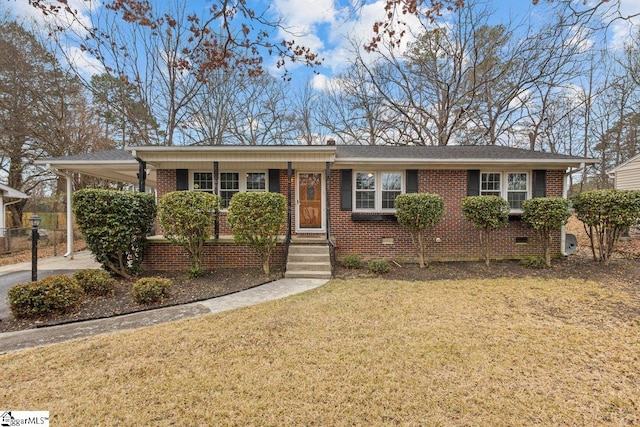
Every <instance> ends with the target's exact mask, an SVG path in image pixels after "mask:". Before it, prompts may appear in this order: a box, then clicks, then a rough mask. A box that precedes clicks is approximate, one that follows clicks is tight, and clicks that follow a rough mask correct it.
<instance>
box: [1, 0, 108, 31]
mask: <svg viewBox="0 0 640 427" xmlns="http://www.w3.org/2000/svg"><path fill="white" fill-rule="evenodd" d="M43 4H44V5H45V6H47V7H49V6H52V5H53V6H63V5H62V4H61V3H60V2H58V1H55V0H44V1H43ZM5 7H6V8H7V10H9V12H10V13H11V14H12V15H13V16H15V17H16V18H20V19H23V20H24V22H25V25H28V26H30V30H31V31H34V32H44V31H48V28H49V27H51V26H59V27H62V28H64V29H65V30H71V31H74V32H76V33H79V34H83V33H86V28H87V27H90V26H91V14H92V13H93V12H95V11H96V10H98V9H99V8H101V7H102V0H88V1H85V0H68V1H67V7H68V8H69V9H70V10H72V11H74V12H75V13H73V14H71V13H69V12H67V10H66V8H64V7H63V8H62V9H60V12H59V13H51V12H49V13H47V14H46V15H45V14H44V13H43V12H42V11H41V10H40V9H38V8H35V7H33V6H31V5H30V4H29V3H28V2H27V1H24V0H23V1H15V2H5Z"/></svg>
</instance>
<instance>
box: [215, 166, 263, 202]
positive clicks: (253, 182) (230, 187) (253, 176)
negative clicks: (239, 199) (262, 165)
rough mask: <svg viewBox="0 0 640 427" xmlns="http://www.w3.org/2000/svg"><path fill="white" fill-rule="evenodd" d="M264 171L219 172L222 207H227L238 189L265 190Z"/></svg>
mask: <svg viewBox="0 0 640 427" xmlns="http://www.w3.org/2000/svg"><path fill="white" fill-rule="evenodd" d="M266 189H267V174H266V172H220V197H222V207H223V208H224V209H226V208H228V207H229V202H230V201H231V198H232V197H233V195H234V194H236V193H238V192H240V191H266Z"/></svg>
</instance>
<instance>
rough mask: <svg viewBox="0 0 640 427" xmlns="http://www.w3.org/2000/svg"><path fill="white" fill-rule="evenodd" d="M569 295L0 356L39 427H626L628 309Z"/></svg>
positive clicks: (246, 317) (264, 310)
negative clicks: (43, 420) (38, 416)
mask: <svg viewBox="0 0 640 427" xmlns="http://www.w3.org/2000/svg"><path fill="white" fill-rule="evenodd" d="M633 295H634V294H629V293H627V292H626V290H625V288H624V286H622V285H620V286H619V285H616V284H615V283H609V284H607V286H606V287H602V286H600V285H598V284H596V283H594V282H584V281H579V280H566V281H560V280H555V281H554V280H551V281H539V280H538V281H536V280H534V279H528V280H519V281H516V280H506V279H505V280H486V281H440V282H391V281H384V280H366V281H362V280H360V281H355V280H353V281H340V280H336V281H333V282H331V283H330V284H328V285H326V286H324V287H322V288H319V289H316V290H314V291H312V292H308V293H306V294H302V295H297V296H295V297H291V298H288V299H285V300H280V301H275V302H271V303H266V304H261V305H258V306H255V307H250V308H246V309H241V310H236V311H232V312H227V313H223V314H219V315H212V316H206V317H203V318H199V319H192V320H187V321H181V322H176V323H171V324H165V325H160V326H156V327H150V328H146V329H141V330H136V331H130V332H122V333H117V334H114V335H110V336H102V337H97V338H92V339H86V340H81V341H75V342H70V343H66V344H61V345H53V346H49V347H45V348H42V349H33V350H28V351H21V352H18V353H10V354H5V355H2V356H0V366H1V369H2V373H3V378H4V381H3V387H2V388H1V389H0V390H1V391H0V402H2V405H1V406H2V407H3V408H7V409H15V410H18V409H31V410H49V411H50V413H51V416H52V417H53V418H52V419H53V425H57V424H66V425H105V426H112V425H126V426H129V425H146V426H151V425H190V426H209V425H243V426H245V425H260V426H271V425H273V426H276V425H277V426H281V425H318V426H320V425H322V426H328V425H337V426H340V425H403V426H412V425H416V426H417V425H420V426H451V425H455V426H470V425H473V426H507V425H509V426H511V425H544V426H550V425H554V426H555V425H571V426H575V425H589V426H597V425H614V426H615V425H620V426H622V425H625V426H626V425H633V424H638V423H640V398H639V397H638V390H639V389H640V322H639V320H638V319H639V318H638V313H639V311H638V310H639V308H640V302H639V301H637V300H635V299H634V298H635V297H634V296H633Z"/></svg>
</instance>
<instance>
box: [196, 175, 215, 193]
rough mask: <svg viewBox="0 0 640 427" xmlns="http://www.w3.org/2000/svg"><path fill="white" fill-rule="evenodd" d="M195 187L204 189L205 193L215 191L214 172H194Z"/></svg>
mask: <svg viewBox="0 0 640 427" xmlns="http://www.w3.org/2000/svg"><path fill="white" fill-rule="evenodd" d="M193 189H194V190H196V191H204V192H205V193H213V173H212V172H194V173H193Z"/></svg>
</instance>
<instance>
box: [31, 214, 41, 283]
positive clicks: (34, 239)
mask: <svg viewBox="0 0 640 427" xmlns="http://www.w3.org/2000/svg"><path fill="white" fill-rule="evenodd" d="M40 221H41V219H40V217H39V216H38V215H31V218H29V222H31V281H32V282H37V281H38V226H39V225H40Z"/></svg>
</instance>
